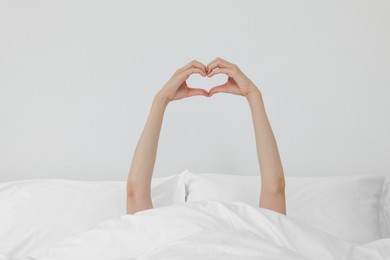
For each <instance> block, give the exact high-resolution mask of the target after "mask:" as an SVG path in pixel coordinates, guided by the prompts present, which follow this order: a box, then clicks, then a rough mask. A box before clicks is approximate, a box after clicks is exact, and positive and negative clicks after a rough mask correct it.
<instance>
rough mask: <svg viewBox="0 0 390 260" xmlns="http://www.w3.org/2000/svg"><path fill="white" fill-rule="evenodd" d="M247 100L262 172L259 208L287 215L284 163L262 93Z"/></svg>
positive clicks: (248, 97) (254, 94)
mask: <svg viewBox="0 0 390 260" xmlns="http://www.w3.org/2000/svg"><path fill="white" fill-rule="evenodd" d="M247 99H248V102H249V106H250V109H251V112H252V121H253V127H254V129H255V136H256V149H257V158H258V161H259V166H260V172H261V193H260V202H259V206H260V207H261V208H267V209H271V210H274V211H277V212H280V213H282V214H285V215H286V198H285V192H284V187H285V181H284V173H283V167H282V162H281V160H280V156H279V151H278V146H277V144H276V140H275V136H274V134H273V132H272V129H271V126H270V124H269V121H268V117H267V114H266V112H265V108H264V103H263V99H262V96H261V93H260V91H259V92H258V93H256V92H255V93H253V95H250V96H247Z"/></svg>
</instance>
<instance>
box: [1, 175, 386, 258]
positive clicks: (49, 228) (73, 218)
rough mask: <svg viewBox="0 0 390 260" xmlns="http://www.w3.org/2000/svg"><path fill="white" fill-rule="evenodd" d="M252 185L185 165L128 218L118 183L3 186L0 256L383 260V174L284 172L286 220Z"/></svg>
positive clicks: (156, 185)
mask: <svg viewBox="0 0 390 260" xmlns="http://www.w3.org/2000/svg"><path fill="white" fill-rule="evenodd" d="M259 189H260V178H259V176H241V175H234V174H214V173H193V172H190V171H189V170H186V171H184V172H181V173H179V174H173V175H171V176H168V177H160V178H153V180H152V199H153V203H154V208H153V209H150V210H145V211H141V212H137V213H136V214H134V215H127V214H126V182H125V181H122V182H121V181H78V180H65V179H34V180H22V181H10V182H2V183H0V259H1V260H5V259H7V260H16V259H17V260H22V259H23V260H27V259H28V260H46V259H102V260H103V259H107V260H108V259H112V260H114V259H117V260H119V259H140V260H142V259H143V260H146V259H287V260H289V259H320V260H321V259H373V260H376V259H378V260H383V259H390V177H386V176H368V175H367V176H364V175H361V176H340V177H287V178H286V199H287V216H284V215H282V214H279V213H277V212H273V211H271V210H267V209H261V208H258V206H257V205H258V200H259V192H260V190H259Z"/></svg>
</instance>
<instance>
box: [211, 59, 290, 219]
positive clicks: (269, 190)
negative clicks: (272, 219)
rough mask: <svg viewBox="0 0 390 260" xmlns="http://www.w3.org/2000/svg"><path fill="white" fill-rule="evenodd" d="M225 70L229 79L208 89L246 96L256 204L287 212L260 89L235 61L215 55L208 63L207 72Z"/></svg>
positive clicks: (277, 162) (276, 157) (281, 175)
mask: <svg viewBox="0 0 390 260" xmlns="http://www.w3.org/2000/svg"><path fill="white" fill-rule="evenodd" d="M220 73H223V74H226V75H227V76H228V81H227V82H226V83H225V84H223V85H220V86H216V87H214V88H212V89H211V90H210V92H209V93H210V96H212V95H213V94H215V93H219V92H224V93H230V94H235V95H241V96H245V97H246V98H247V100H248V103H249V106H250V109H251V113H252V120H253V127H254V130H255V137H256V149H257V157H258V161H259V167H260V173H261V194H260V201H259V207H262V208H267V209H270V210H273V211H276V212H279V213H282V214H286V199H285V190H284V188H285V180H284V173H283V167H282V162H281V160H280V156H279V151H278V147H277V144H276V140H275V137H274V134H273V132H272V129H271V126H270V123H269V121H268V118H267V114H266V111H265V108H264V103H263V99H262V95H261V92H260V90H259V89H258V88H257V87H256V86H255V84H253V82H252V81H251V80H250V79H249V78H248V77H246V76H245V75H244V73H242V72H241V70H240V69H239V68H238V66H237V65H235V64H232V63H230V62H227V61H226V60H223V59H221V58H217V59H215V60H214V61H212V62H211V63H209V65H208V66H207V76H209V77H212V76H213V75H215V74H220Z"/></svg>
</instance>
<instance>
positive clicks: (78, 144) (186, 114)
mask: <svg viewBox="0 0 390 260" xmlns="http://www.w3.org/2000/svg"><path fill="white" fill-rule="evenodd" d="M389 13H390V2H389V1H387V0H382V1H360V0H359V1H345V0H343V1H340V0H337V1H336V0H334V1H313V0H296V1H279V0H273V1H226V0H223V1H222V0H219V1H179V0H176V1H95V0H93V1H92V0H90V1H88V0H77V1H49V0H47V1H27V0H25V1H4V0H2V1H0V120H1V122H0V124H1V125H0V160H1V161H0V180H1V181H4V180H16V179H24V178H69V179H88V180H125V179H126V178H127V172H128V169H129V166H130V162H131V158H132V155H133V151H134V148H135V145H136V143H137V141H138V137H139V135H140V133H141V131H142V128H143V126H144V123H145V120H146V116H147V115H148V112H149V107H150V103H151V100H152V98H153V95H154V94H155V93H156V92H157V91H158V90H159V89H160V87H161V86H162V85H163V84H164V83H165V82H166V81H167V80H168V79H169V78H170V77H171V75H172V73H173V72H174V71H175V70H176V69H177V68H179V67H181V66H183V65H185V64H186V63H187V62H189V61H191V60H192V59H197V60H199V61H200V62H203V63H205V64H207V63H208V62H209V61H211V60H212V59H214V58H215V57H217V56H220V57H223V58H225V59H227V60H229V61H231V62H233V63H236V64H238V65H239V66H240V67H241V69H242V71H244V72H245V73H246V74H247V75H248V76H249V77H250V78H251V79H252V80H253V81H254V82H255V83H256V84H257V85H258V86H259V87H260V89H261V90H262V92H263V96H264V100H265V104H266V107H267V111H268V115H269V118H270V121H271V124H272V126H273V129H274V132H275V135H276V138H277V140H278V145H279V149H280V152H281V157H282V160H283V163H284V168H285V173H286V175H287V176H324V175H354V174H372V175H389V172H390V167H389V159H390V152H389V148H390V137H389V133H390V116H389V111H390V102H389V99H390V90H389V88H390V47H389V46H390V15H389ZM224 80H225V79H224V77H222V76H221V77H216V78H215V79H212V80H209V79H207V80H206V79H203V78H201V77H200V76H194V77H193V78H190V80H189V83H190V84H192V85H193V86H194V87H199V86H202V87H205V88H206V89H209V88H210V87H211V86H212V85H215V84H217V83H220V82H223V81H224ZM184 169H190V170H191V171H193V172H217V173H235V174H243V175H247V174H258V165H257V159H256V150H255V142H254V133H253V129H252V122H251V117H250V111H249V107H248V105H247V104H246V101H245V99H244V98H241V97H238V96H232V95H222V94H221V95H217V96H214V97H213V98H212V99H207V98H203V97H195V98H193V99H188V100H182V101H178V102H175V103H172V104H171V105H169V107H168V109H167V111H166V117H165V119H164V124H163V129H162V132H161V138H160V146H159V151H158V157H157V162H156V167H155V174H156V176H164V175H169V174H172V173H177V172H180V171H182V170H184Z"/></svg>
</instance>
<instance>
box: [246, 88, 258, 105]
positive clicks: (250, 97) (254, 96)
mask: <svg viewBox="0 0 390 260" xmlns="http://www.w3.org/2000/svg"><path fill="white" fill-rule="evenodd" d="M245 97H246V99H247V100H248V102H249V103H251V102H254V101H256V100H259V99H262V95H261V92H260V90H259V89H258V88H256V89H255V90H253V91H251V92H249V93H248V94H247V95H246V96H245Z"/></svg>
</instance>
